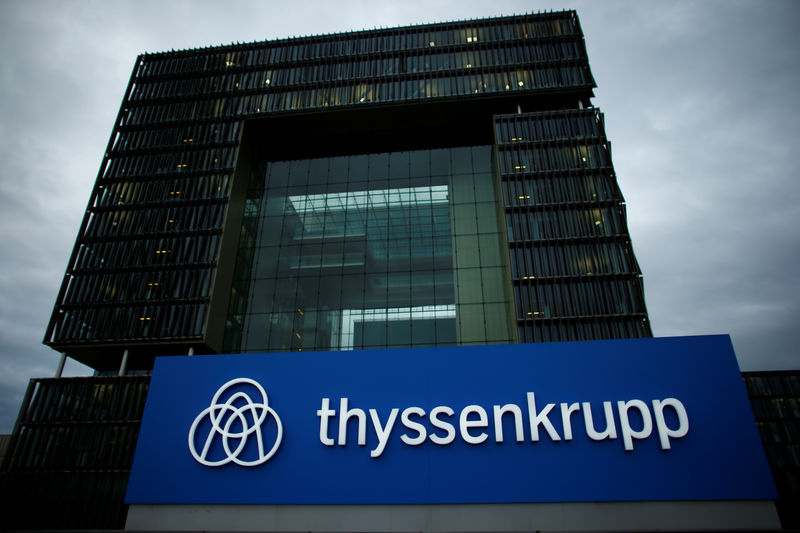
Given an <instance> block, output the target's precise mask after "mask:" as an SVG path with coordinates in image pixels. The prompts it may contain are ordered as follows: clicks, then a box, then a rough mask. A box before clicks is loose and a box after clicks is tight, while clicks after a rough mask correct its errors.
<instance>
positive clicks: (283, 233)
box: [4, 11, 651, 528]
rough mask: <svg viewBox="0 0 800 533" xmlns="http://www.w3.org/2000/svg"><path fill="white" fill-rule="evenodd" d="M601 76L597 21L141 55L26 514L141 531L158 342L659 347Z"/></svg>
mask: <svg viewBox="0 0 800 533" xmlns="http://www.w3.org/2000/svg"><path fill="white" fill-rule="evenodd" d="M594 87H595V83H594V80H593V78H592V74H591V71H590V69H589V63H588V59H587V55H586V47H585V45H584V39H583V34H582V31H581V27H580V24H579V22H578V18H577V16H576V14H575V12H573V11H564V12H555V13H539V14H531V15H522V16H513V17H501V18H491V19H484V20H469V21H459V22H448V23H441V24H431V25H419V26H410V27H401V28H391V29H378V30H370V31H360V32H351V33H342V34H332V35H319V36H312V37H303V38H292V39H282V40H274V41H267V42H257V43H247V44H235V45H230V46H219V47H209V48H203V49H192V50H182V51H171V52H165V53H155V54H151V53H147V54H143V55H141V56H139V57H138V58H137V59H136V62H135V64H134V68H133V74H132V76H131V79H130V83H129V84H128V87H127V89H126V91H125V94H124V97H123V101H122V105H121V108H120V111H119V114H118V117H117V119H116V122H115V123H114V126H113V131H112V134H111V138H110V140H109V143H108V146H107V148H106V151H105V154H104V155H103V158H102V164H101V166H100V171H99V173H98V176H97V180H96V182H95V184H94V187H93V189H92V191H91V194H90V198H89V202H88V206H87V208H86V213H85V216H84V219H83V222H82V224H81V226H80V230H79V232H78V237H77V240H76V243H75V247H74V250H73V252H72V254H71V256H70V258H69V261H68V264H67V269H66V273H65V277H64V281H63V283H62V285H61V289H60V291H59V293H58V295H57V298H56V303H55V308H54V311H53V315H52V318H51V320H50V323H49V325H48V327H47V332H46V334H45V338H44V342H45V344H47V345H48V346H51V347H52V348H53V349H55V350H58V351H59V352H61V353H62V354H64V356H65V357H69V358H73V359H75V360H77V361H80V362H82V363H84V364H87V365H89V366H90V367H92V368H94V369H96V371H97V377H92V378H70V379H37V380H34V381H33V382H32V384H31V387H30V389H29V391H28V396H27V397H26V399H25V401H24V403H23V406H22V410H21V414H20V418H19V421H18V423H17V427H16V428H15V432H14V441H13V443H12V447H11V448H10V451H9V453H8V456H7V461H6V470H7V472H5V473H4V484H5V485H4V492H5V495H4V499H5V500H6V502H7V503H8V502H12V506H11V508H12V509H13V510H14V511H13V512H12V515H13V519H12V522H11V523H12V527H27V526H30V527H40V528H59V527H74V528H92V527H94V528H119V527H122V526H123V525H124V519H125V506H124V505H123V504H122V496H123V493H124V490H125V485H126V481H127V471H128V470H129V468H130V462H131V459H132V454H133V449H134V446H135V438H136V434H137V428H138V420H139V417H140V416H141V410H142V407H143V402H144V398H145V396H146V391H147V383H148V378H147V376H146V374H147V373H148V372H149V371H150V370H151V369H152V366H153V362H154V358H155V357H157V356H169V355H186V354H198V355H201V354H220V353H241V352H289V351H308V350H317V351H319V350H325V351H328V350H330V351H339V350H356V349H361V348H392V347H418V346H419V347H422V346H442V345H471V344H501V343H518V342H519V343H528V342H544V341H569V340H594V339H616V338H630V337H647V336H651V330H650V326H649V322H648V317H647V312H646V309H645V303H644V298H643V289H642V278H641V272H640V269H639V266H638V265H637V262H636V259H635V257H634V254H633V251H632V247H631V241H630V237H629V234H628V229H627V226H626V216H625V202H624V199H623V196H622V194H621V192H620V190H619V187H618V185H617V180H616V176H615V173H614V168H613V165H612V162H611V148H610V144H609V141H608V139H607V138H606V135H605V130H604V124H603V115H602V113H601V112H600V111H599V110H598V109H597V108H595V107H593V105H592V102H591V98H592V96H593V92H592V91H593V88H594ZM43 504H46V505H47V508H48V509H49V511H48V512H47V513H39V512H38V511H37V510H38V509H40V508H41V506H42V505H43Z"/></svg>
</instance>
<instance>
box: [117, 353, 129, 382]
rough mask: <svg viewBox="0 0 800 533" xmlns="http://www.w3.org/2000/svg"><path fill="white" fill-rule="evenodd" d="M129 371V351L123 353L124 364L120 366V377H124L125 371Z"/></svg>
mask: <svg viewBox="0 0 800 533" xmlns="http://www.w3.org/2000/svg"><path fill="white" fill-rule="evenodd" d="M126 370H128V349H127V348H125V351H124V352H123V353H122V362H121V363H120V364H119V374H118V375H119V376H124V375H125V371H126Z"/></svg>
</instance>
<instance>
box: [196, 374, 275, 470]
mask: <svg viewBox="0 0 800 533" xmlns="http://www.w3.org/2000/svg"><path fill="white" fill-rule="evenodd" d="M250 387H255V389H256V390H258V392H259V393H261V401H260V402H259V401H253V399H252V398H251V397H250V396H249V395H248V394H247V392H243V391H242V390H241V389H248V388H250ZM225 395H228V398H227V400H225V401H224V403H220V401H221V399H222V398H224V396H225ZM268 415H269V416H271V417H273V418H274V419H275V423H276V424H277V430H278V433H277V436H276V437H275V443H274V444H273V445H272V448H270V449H269V450H268V451H265V446H264V438H263V435H262V431H261V429H262V425H263V424H264V423H265V422H266V420H267V416H268ZM206 419H208V420H209V421H210V422H211V428H210V429H209V432H208V436H207V437H206V439H205V444H204V445H203V449H202V451H201V452H200V453H198V452H197V449H196V448H195V431H197V428H198V426H199V425H200V424H201V423H203V421H204V420H206ZM206 425H207V424H206ZM232 429H235V430H234V431H232ZM217 436H219V438H220V440H221V443H222V448H223V450H224V453H225V455H226V457H224V458H222V459H219V460H210V459H209V457H208V456H209V452H210V450H211V445H212V443H213V442H214V440H215V438H216V437H217ZM282 437H283V425H282V424H281V419H280V418H279V417H278V414H277V413H276V412H275V411H274V410H273V409H272V408H271V407H270V406H269V402H268V400H267V393H266V391H265V390H264V387H262V386H261V385H259V384H258V383H257V382H255V381H253V380H252V379H249V378H236V379H232V380H230V381H229V382H227V383H225V384H224V385H223V386H221V387H220V388H219V389H218V390H217V392H216V393H215V394H214V397H213V398H212V399H211V405H209V406H208V407H206V408H205V409H203V410H202V411H201V412H200V414H199V415H197V418H195V419H194V422H193V423H192V427H191V428H190V429H189V451H191V452H192V456H193V457H194V458H195V459H196V460H197V462H199V463H200V464H203V465H206V466H222V465H226V464H228V463H230V462H234V463H236V464H237V465H241V466H257V465H260V464H263V463H265V462H267V461H268V460H269V458H270V457H272V456H273V455H274V454H275V451H276V450H277V449H278V446H279V445H280V443H281V438H282ZM253 438H255V444H251V445H250V446H249V447H247V449H248V451H247V455H248V457H247V459H241V458H239V455H240V454H242V453H243V452H244V450H245V447H246V446H247V443H248V441H250V442H252V439H253ZM232 442H233V446H231V444H232ZM250 456H253V457H252V458H251V457H250Z"/></svg>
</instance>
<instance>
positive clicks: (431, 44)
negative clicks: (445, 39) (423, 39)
mask: <svg viewBox="0 0 800 533" xmlns="http://www.w3.org/2000/svg"><path fill="white" fill-rule="evenodd" d="M428 45H429V46H436V43H435V42H433V41H431V42H429V43H428Z"/></svg>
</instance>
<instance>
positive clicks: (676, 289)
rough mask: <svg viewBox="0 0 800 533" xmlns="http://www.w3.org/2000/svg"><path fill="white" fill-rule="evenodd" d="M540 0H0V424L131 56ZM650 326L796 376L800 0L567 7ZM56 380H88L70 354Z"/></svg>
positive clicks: (486, 12)
mask: <svg viewBox="0 0 800 533" xmlns="http://www.w3.org/2000/svg"><path fill="white" fill-rule="evenodd" d="M562 7H563V6H562V5H561V4H560V3H557V2H553V1H543V2H537V3H534V4H531V3H530V2H523V1H512V0H499V1H497V2H493V3H491V5H488V4H487V3H486V2H478V1H477V0H467V1H461V2H450V1H448V2H445V1H438V0H432V1H428V2H391V3H390V2H374V1H371V2H366V1H343V2H314V1H309V2H300V3H296V4H294V5H292V7H291V8H286V7H285V6H277V4H274V3H271V2H245V1H231V2H225V3H220V2H212V1H210V0H205V1H188V0H182V1H181V0H176V1H170V2H163V1H159V2H156V1H153V0H142V1H138V2H122V1H120V2H89V1H86V2H69V3H68V2H60V1H54V0H51V1H45V0H32V1H28V2H2V3H0V47H2V49H3V50H4V60H3V61H2V62H0V117H2V120H0V239H2V246H0V265H2V267H0V294H2V297H0V398H2V400H0V432H2V431H9V430H10V429H11V427H12V425H13V421H14V419H15V417H16V413H17V411H18V408H19V403H20V401H21V398H22V393H23V391H24V388H25V386H26V385H27V382H28V379H29V378H30V377H40V376H48V375H52V374H53V372H54V371H55V367H56V364H57V361H58V354H56V353H55V352H53V351H52V350H49V349H48V348H45V347H43V346H42V345H41V338H42V336H43V334H44V329H45V326H46V322H47V320H48V319H49V314H50V311H51V309H52V304H53V302H54V300H55V297H56V293H57V291H58V286H59V283H60V281H61V277H62V276H63V273H64V267H65V265H66V262H67V259H68V257H69V253H70V251H71V247H72V243H73V242H74V238H75V235H76V233H77V230H78V226H79V224H80V220H81V216H82V213H83V210H84V208H85V205H86V201H87V199H88V195H89V191H90V188H91V184H92V183H93V181H94V179H95V176H96V173H97V169H98V166H99V164H100V161H101V157H102V154H103V151H104V150H105V146H106V143H107V142H108V135H109V133H110V131H111V127H112V125H113V122H114V117H115V115H116V113H117V110H118V108H119V103H120V101H121V98H122V94H123V92H124V90H125V87H126V85H127V82H128V77H129V76H130V71H131V68H132V66H133V63H134V60H135V58H136V56H137V55H138V54H139V53H142V52H145V51H150V52H157V51H162V50H169V49H182V48H192V47H200V46H206V45H214V44H225V43H230V42H237V41H238V42H247V41H254V40H263V39H272V38H280V37H287V36H298V35H309V34H317V33H331V32H339V31H348V30H359V29H365V28H374V27H388V26H396V25H404V24H415V23H425V22H438V21H444V20H455V19H465V18H477V17H486V16H496V15H507V14H513V13H524V12H528V11H530V10H531V9H534V10H537V9H538V10H545V9H562ZM571 7H575V8H576V9H577V10H578V14H579V16H580V18H581V24H582V26H583V29H584V33H585V34H586V41H587V47H588V50H589V57H590V61H591V65H592V70H593V73H594V75H595V78H596V80H597V82H598V89H597V91H596V94H597V96H596V98H595V104H596V105H597V106H599V107H600V108H601V109H602V110H603V111H604V112H605V113H606V127H607V132H608V135H609V138H610V139H611V140H612V143H613V148H614V162H615V166H616V170H617V174H618V177H619V181H620V184H621V186H622V189H623V193H624V194H625V196H626V198H627V200H628V215H629V225H630V230H631V234H632V237H633V242H634V247H635V250H636V252H637V256H638V259H639V262H640V264H641V266H642V270H643V272H644V279H645V285H646V291H647V302H648V307H649V310H650V315H651V319H652V323H653V327H654V331H655V333H656V334H657V335H662V336H664V335H686V334H706V333H730V334H731V335H732V338H733V341H734V346H735V347H736V350H737V354H738V356H739V359H740V364H741V366H742V367H743V368H745V369H768V368H798V367H800V356H798V352H797V350H796V349H795V347H794V342H793V341H794V335H793V333H794V330H795V328H796V327H797V324H798V323H800V304H798V302H800V297H799V296H800V294H798V293H799V292H800V290H799V289H798V288H797V284H796V283H794V277H795V270H796V266H797V265H798V264H800V244H799V243H798V238H797V234H798V232H797V229H796V228H797V227H798V225H799V224H800V207H798V206H800V185H798V181H799V180H798V165H797V162H796V155H795V153H796V152H797V148H798V141H800V117H799V116H798V114H799V113H798V111H797V108H796V106H795V103H794V99H793V97H792V95H793V94H795V93H796V92H797V87H798V83H799V82H800V79H798V78H800V37H798V34H797V32H796V28H797V27H798V25H799V24H798V23H800V4H797V3H794V2H791V1H787V2H779V1H775V2H769V3H762V2H755V1H747V2H745V1H704V2H688V1H677V2H670V3H664V2H659V3H656V2H647V1H634V0H630V1H617V2H603V3H599V2H588V1H586V2H582V1H581V2H573V4H572V5H571ZM68 372H69V373H82V372H84V373H85V372H86V370H85V369H82V368H81V367H80V365H78V364H75V363H72V364H70V366H68Z"/></svg>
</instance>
